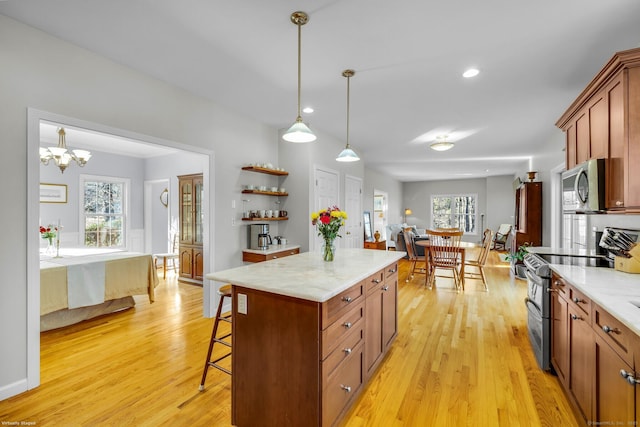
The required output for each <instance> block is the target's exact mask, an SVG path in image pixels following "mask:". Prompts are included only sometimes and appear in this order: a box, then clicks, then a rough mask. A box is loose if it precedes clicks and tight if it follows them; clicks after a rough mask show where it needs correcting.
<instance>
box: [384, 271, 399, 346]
mask: <svg viewBox="0 0 640 427" xmlns="http://www.w3.org/2000/svg"><path fill="white" fill-rule="evenodd" d="M397 301H398V275H397V274H396V275H395V276H394V278H393V279H391V280H387V281H386V282H385V286H384V287H383V288H382V344H383V345H384V348H385V349H386V348H387V347H388V346H389V344H391V341H392V340H393V337H395V336H396V332H397V330H398V315H397V313H398V310H397Z"/></svg>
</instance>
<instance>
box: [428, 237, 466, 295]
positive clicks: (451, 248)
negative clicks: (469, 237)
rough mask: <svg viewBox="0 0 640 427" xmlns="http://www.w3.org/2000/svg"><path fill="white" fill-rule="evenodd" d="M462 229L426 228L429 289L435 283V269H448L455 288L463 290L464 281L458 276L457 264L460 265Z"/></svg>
mask: <svg viewBox="0 0 640 427" xmlns="http://www.w3.org/2000/svg"><path fill="white" fill-rule="evenodd" d="M463 234H464V233H463V232H462V230H457V231H456V230H427V235H428V236H429V269H430V275H429V289H432V288H433V287H434V286H435V284H436V276H437V270H438V269H441V270H450V271H451V272H452V274H453V275H452V276H439V277H448V278H450V279H453V281H454V283H455V286H456V290H460V289H461V288H462V290H463V291H464V282H463V281H462V278H461V277H460V271H459V270H458V266H459V265H460V241H461V240H462V235H463Z"/></svg>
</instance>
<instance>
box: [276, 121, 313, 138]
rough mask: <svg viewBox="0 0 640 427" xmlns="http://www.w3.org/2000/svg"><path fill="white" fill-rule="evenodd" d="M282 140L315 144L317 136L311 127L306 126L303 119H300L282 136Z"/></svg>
mask: <svg viewBox="0 0 640 427" xmlns="http://www.w3.org/2000/svg"><path fill="white" fill-rule="evenodd" d="M282 139H284V140H285V141H288V142H313V141H315V140H316V136H315V135H314V134H313V132H311V129H309V126H307V125H305V124H304V122H303V121H302V118H301V117H298V118H297V119H296V121H295V123H294V124H293V125H291V127H290V128H289V129H288V130H287V131H286V132H285V133H284V135H282Z"/></svg>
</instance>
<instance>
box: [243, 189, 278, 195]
mask: <svg viewBox="0 0 640 427" xmlns="http://www.w3.org/2000/svg"><path fill="white" fill-rule="evenodd" d="M242 193H243V194H263V195H265V196H288V195H289V193H286V192H285V193H280V192H279V191H262V190H242Z"/></svg>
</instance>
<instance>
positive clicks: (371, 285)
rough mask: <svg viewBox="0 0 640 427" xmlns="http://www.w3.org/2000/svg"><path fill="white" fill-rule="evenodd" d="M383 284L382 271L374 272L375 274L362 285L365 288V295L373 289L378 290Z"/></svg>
mask: <svg viewBox="0 0 640 427" xmlns="http://www.w3.org/2000/svg"><path fill="white" fill-rule="evenodd" d="M383 282H384V270H380V271H376V272H375V274H372V275H371V276H369V277H367V278H366V279H364V283H365V284H366V286H367V293H369V292H371V291H373V290H374V289H380V286H382V283H383Z"/></svg>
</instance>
